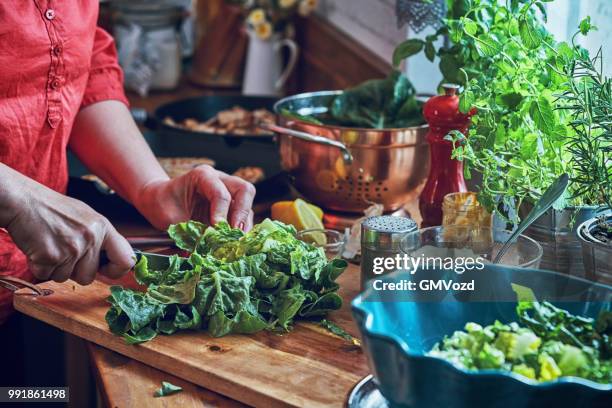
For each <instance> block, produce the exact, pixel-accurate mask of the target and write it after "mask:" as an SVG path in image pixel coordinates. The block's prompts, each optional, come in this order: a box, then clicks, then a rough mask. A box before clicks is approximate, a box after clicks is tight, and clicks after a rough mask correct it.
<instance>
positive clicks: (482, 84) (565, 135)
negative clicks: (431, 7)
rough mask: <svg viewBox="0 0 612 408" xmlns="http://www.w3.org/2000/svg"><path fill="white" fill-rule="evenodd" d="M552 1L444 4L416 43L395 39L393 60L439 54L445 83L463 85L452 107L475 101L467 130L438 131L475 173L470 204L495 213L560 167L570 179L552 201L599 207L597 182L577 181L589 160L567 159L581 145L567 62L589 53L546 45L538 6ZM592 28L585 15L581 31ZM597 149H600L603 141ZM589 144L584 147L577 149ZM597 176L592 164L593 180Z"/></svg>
mask: <svg viewBox="0 0 612 408" xmlns="http://www.w3.org/2000/svg"><path fill="white" fill-rule="evenodd" d="M551 1H553V0H506V1H497V0H460V1H449V2H448V6H449V7H448V9H449V12H448V16H447V19H446V20H445V25H444V26H443V27H442V28H441V29H440V30H438V32H437V33H436V34H434V35H432V36H428V37H427V38H426V39H425V40H424V41H423V40H418V39H411V40H407V41H406V42H404V43H403V44H400V45H399V46H398V47H397V49H396V50H395V53H394V57H393V60H394V63H395V64H396V65H397V64H399V63H400V62H401V60H403V59H404V58H407V57H409V56H411V55H414V54H415V53H418V52H421V51H422V50H424V52H425V55H426V56H427V58H429V59H430V60H431V61H435V60H436V58H437V59H439V67H440V71H441V72H442V74H443V76H444V81H447V82H453V83H458V84H460V85H462V86H463V88H464V90H463V92H462V94H461V96H460V104H459V108H460V110H461V111H463V112H467V111H469V110H470V109H471V108H472V107H475V108H476V109H477V114H476V115H475V116H474V117H473V119H472V126H471V128H470V130H469V133H468V135H463V134H461V133H460V132H451V133H450V134H449V135H448V136H447V138H448V140H451V141H452V142H453V144H454V150H453V157H454V158H456V159H458V160H462V161H464V162H465V163H466V165H465V166H464V168H465V176H466V178H467V179H469V178H471V177H472V172H473V171H474V170H475V171H476V172H478V173H480V174H481V175H482V182H481V185H480V191H479V201H480V202H481V203H482V204H483V205H484V206H486V207H487V208H488V209H490V210H492V209H497V210H501V213H502V214H503V213H507V210H508V209H509V208H517V207H519V206H520V205H521V203H522V202H523V201H524V200H528V201H535V200H537V199H538V198H539V197H540V195H541V194H542V192H543V191H544V190H545V189H546V188H547V187H548V186H549V185H550V184H551V183H552V182H553V181H554V179H555V178H556V177H558V176H559V175H560V174H561V173H564V172H567V173H568V174H570V178H571V181H572V182H571V184H570V187H569V189H568V193H566V195H565V196H563V197H562V198H561V199H560V200H558V201H557V203H555V206H554V208H557V209H561V208H565V207H567V206H570V205H576V206H577V205H599V204H602V200H603V199H604V197H603V196H602V191H601V190H600V189H592V188H588V187H586V185H587V184H585V183H586V182H587V180H586V178H585V177H584V176H585V173H584V171H583V170H584V168H585V167H589V166H590V165H589V164H587V163H586V162H585V161H583V158H581V157H579V156H576V152H577V151H578V149H581V148H582V146H580V144H577V143H575V141H576V136H575V134H576V123H575V120H576V115H577V113H572V109H573V102H572V101H571V100H570V98H571V97H572V96H576V97H578V94H576V93H572V87H573V84H574V83H575V82H576V81H575V80H576V76H575V75H574V76H572V75H570V72H568V66H572V65H573V64H576V63H577V61H583V62H584V61H586V60H587V59H588V53H587V52H586V51H585V50H583V49H581V48H580V47H578V46H575V45H569V44H568V43H565V42H560V43H557V42H555V40H554V38H553V37H552V35H551V34H550V33H549V32H548V31H547V30H546V29H545V28H544V26H543V24H542V21H545V20H546V8H545V4H544V3H549V2H551ZM592 29H594V27H593V26H591V24H590V20H589V19H585V20H584V21H583V22H582V23H581V25H580V34H581V35H586V34H587V33H588V32H589V31H590V30H592ZM440 36H447V37H448V38H449V39H450V45H448V46H443V47H441V48H439V49H437V50H436V49H435V47H434V42H435V41H436V40H437V39H438V38H439V37H440ZM577 90H578V89H575V90H574V92H575V91H577ZM568 91H569V92H570V93H569V94H568ZM560 95H565V96H564V97H559V96H560ZM587 103H589V104H590V102H587ZM578 115H579V114H578ZM579 116H580V115H579ZM583 134H585V135H586V134H589V132H583ZM588 137H589V138H593V133H592V132H591V133H590V134H589V136H588ZM582 141H586V139H585V138H582ZM587 143H590V142H587ZM606 143H607V144H606ZM601 146H608V147H607V148H609V142H603V141H602V142H600V143H599V147H601ZM596 149H597V146H595V145H591V146H588V150H589V151H588V152H587V151H585V152H584V153H585V156H586V155H589V154H591V153H594V152H595V150H596ZM605 152H606V150H598V153H597V154H598V155H602V154H606V153H605ZM607 152H608V153H609V150H607ZM592 157H594V156H592ZM587 160H588V159H587ZM604 166H605V163H604ZM599 167H601V161H600V165H599ZM608 170H609V164H608ZM602 175H603V173H602V171H601V170H599V173H598V179H599V180H600V181H601V180H602V177H601V176H602ZM588 182H590V180H589V181H588ZM600 185H601V183H600Z"/></svg>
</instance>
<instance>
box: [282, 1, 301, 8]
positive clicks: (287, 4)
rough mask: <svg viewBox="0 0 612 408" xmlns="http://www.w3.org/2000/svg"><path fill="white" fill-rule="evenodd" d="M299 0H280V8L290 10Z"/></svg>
mask: <svg viewBox="0 0 612 408" xmlns="http://www.w3.org/2000/svg"><path fill="white" fill-rule="evenodd" d="M296 2H297V0H279V2H278V5H279V6H280V8H284V9H288V8H291V7H293V6H294V5H295V3H296Z"/></svg>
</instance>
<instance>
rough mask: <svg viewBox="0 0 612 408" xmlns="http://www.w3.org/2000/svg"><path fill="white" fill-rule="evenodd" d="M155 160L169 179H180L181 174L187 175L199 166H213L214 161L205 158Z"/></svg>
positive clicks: (162, 158)
mask: <svg viewBox="0 0 612 408" xmlns="http://www.w3.org/2000/svg"><path fill="white" fill-rule="evenodd" d="M157 160H158V161H159V164H161V166H162V167H163V168H164V170H165V171H166V173H168V176H169V177H170V178H176V177H180V176H182V175H183V174H186V173H189V172H190V171H191V170H193V169H194V168H195V167H197V166H199V165H201V164H208V165H210V166H213V167H214V166H215V162H214V160H211V159H208V158H206V157H158V158H157Z"/></svg>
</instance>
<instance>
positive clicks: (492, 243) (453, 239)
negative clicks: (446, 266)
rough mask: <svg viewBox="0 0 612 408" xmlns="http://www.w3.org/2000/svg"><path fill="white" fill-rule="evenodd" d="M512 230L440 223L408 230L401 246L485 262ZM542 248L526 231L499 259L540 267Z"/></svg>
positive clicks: (417, 253)
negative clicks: (480, 258)
mask: <svg viewBox="0 0 612 408" xmlns="http://www.w3.org/2000/svg"><path fill="white" fill-rule="evenodd" d="M511 234H512V232H511V231H506V230H499V229H492V228H488V227H475V226H469V225H445V226H436V227H429V228H423V229H420V230H417V231H414V232H410V233H408V234H406V236H405V237H404V238H403V239H402V242H401V249H402V251H403V252H404V253H406V254H408V255H409V256H412V257H419V256H421V257H429V258H438V257H439V258H448V257H450V258H457V257H464V258H466V257H472V258H477V257H482V258H484V261H483V262H484V263H491V262H492V261H493V259H495V256H496V255H497V253H498V252H499V250H500V249H501V247H502V246H503V244H504V243H505V242H506V240H507V239H508V238H509V237H510V235H511ZM542 252H543V251H542V247H541V246H540V244H539V243H538V242H536V241H534V240H533V239H531V238H529V237H527V236H525V235H519V236H518V238H517V239H516V240H515V242H514V243H512V244H511V245H510V248H509V249H508V251H507V252H506V254H505V255H504V256H503V257H502V258H501V260H500V262H499V263H500V264H501V265H508V266H518V267H521V268H535V269H537V268H538V267H539V266H540V261H541V259H542Z"/></svg>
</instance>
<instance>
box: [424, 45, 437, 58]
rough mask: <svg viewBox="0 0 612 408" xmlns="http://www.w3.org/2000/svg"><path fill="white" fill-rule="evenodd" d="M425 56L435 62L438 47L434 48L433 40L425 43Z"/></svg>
mask: <svg viewBox="0 0 612 408" xmlns="http://www.w3.org/2000/svg"><path fill="white" fill-rule="evenodd" d="M425 56H426V57H427V59H428V60H430V61H431V62H433V61H434V59H435V58H436V49H435V48H434V45H433V42H432V41H427V42H426V43H425Z"/></svg>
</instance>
